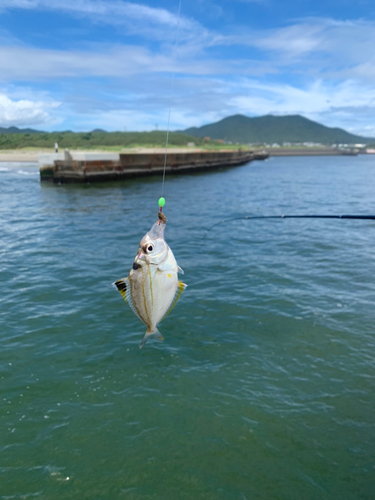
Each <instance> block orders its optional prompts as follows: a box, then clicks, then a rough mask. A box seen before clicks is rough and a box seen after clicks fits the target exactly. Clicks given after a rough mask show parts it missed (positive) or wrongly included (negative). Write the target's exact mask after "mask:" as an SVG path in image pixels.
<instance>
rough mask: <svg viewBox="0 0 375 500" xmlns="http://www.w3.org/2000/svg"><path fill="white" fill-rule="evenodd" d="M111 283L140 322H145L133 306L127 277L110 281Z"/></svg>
mask: <svg viewBox="0 0 375 500" xmlns="http://www.w3.org/2000/svg"><path fill="white" fill-rule="evenodd" d="M112 285H113V286H115V287H116V288H117V290H118V291H119V292H120V293H121V295H122V296H123V298H124V300H125V302H127V304H128V305H129V307H130V309H131V310H132V311H133V313H134V314H135V315H136V316H137V318H139V319H140V320H141V321H142V323H145V321H144V320H143V319H142V318H141V317H140V315H139V314H138V312H137V311H136V309H135V307H134V306H133V301H132V296H131V289H130V283H129V278H122V279H121V280H117V281H115V282H114V283H112Z"/></svg>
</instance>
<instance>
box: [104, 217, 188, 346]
mask: <svg viewBox="0 0 375 500" xmlns="http://www.w3.org/2000/svg"><path fill="white" fill-rule="evenodd" d="M166 220H167V219H166V218H165V217H164V215H163V214H161V215H159V220H158V221H157V222H155V224H154V225H153V226H152V228H151V229H150V231H149V232H148V233H147V234H146V235H145V236H144V237H143V238H142V240H141V242H140V244H139V250H138V253H137V255H136V257H135V259H134V263H133V268H132V269H131V270H130V273H129V276H128V277H127V278H123V279H120V280H118V281H116V282H115V283H114V285H115V286H116V287H117V290H118V291H119V292H120V293H121V295H122V296H123V298H124V299H125V301H126V302H127V303H128V304H129V306H130V308H131V309H132V311H133V312H134V314H135V315H136V316H138V318H139V319H140V320H141V321H143V323H144V324H145V325H146V326H147V330H146V334H145V336H144V337H143V340H142V342H141V343H140V345H139V348H140V349H141V348H142V347H143V345H144V344H145V343H146V342H147V340H148V339H149V338H150V337H156V338H158V339H160V340H164V338H163V336H162V335H161V334H160V332H159V330H158V329H157V325H158V324H159V323H160V322H161V321H162V320H163V319H164V318H165V317H166V316H167V315H168V314H169V313H170V312H171V310H172V309H173V308H174V306H175V305H176V303H177V301H178V299H179V298H180V296H181V294H182V292H183V291H184V290H185V288H186V286H187V285H185V284H184V283H182V281H178V277H177V274H178V271H180V272H182V273H183V271H182V269H181V268H180V267H179V266H178V265H177V262H176V259H175V257H174V255H173V252H172V250H171V249H170V248H169V246H168V245H167V242H166V241H165V239H164V229H165V222H166Z"/></svg>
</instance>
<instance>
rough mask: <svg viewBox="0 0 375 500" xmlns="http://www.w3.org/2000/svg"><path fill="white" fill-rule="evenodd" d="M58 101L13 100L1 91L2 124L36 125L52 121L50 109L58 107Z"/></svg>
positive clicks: (0, 116)
mask: <svg viewBox="0 0 375 500" xmlns="http://www.w3.org/2000/svg"><path fill="white" fill-rule="evenodd" d="M59 105H60V103H58V102H48V101H30V100H18V101H16V100H12V99H10V98H9V97H8V96H7V95H5V94H2V93H0V126H2V127H9V126H12V125H14V126H17V125H20V126H29V125H30V126H31V125H32V126H34V125H42V124H47V123H50V122H51V120H52V117H51V115H50V110H51V109H53V108H57V107H58V106H59Z"/></svg>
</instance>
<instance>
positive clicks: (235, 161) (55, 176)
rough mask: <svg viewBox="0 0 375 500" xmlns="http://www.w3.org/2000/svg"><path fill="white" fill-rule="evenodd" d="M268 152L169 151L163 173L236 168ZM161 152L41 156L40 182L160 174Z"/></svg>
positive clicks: (93, 180) (113, 178)
mask: <svg viewBox="0 0 375 500" xmlns="http://www.w3.org/2000/svg"><path fill="white" fill-rule="evenodd" d="M268 156H269V155H268V154H267V153H265V152H264V153H254V152H253V151H242V150H238V151H212V152H209V151H195V152H176V151H174V152H168V154H167V160H166V173H173V174H177V173H185V172H196V171H203V170H215V169H218V168H220V167H235V166H238V165H243V164H245V163H248V162H249V161H252V160H264V159H266V158H268ZM163 168H164V154H163V153H154V152H147V153H144V152H142V153H124V154H122V153H121V154H118V153H72V154H71V153H70V152H69V151H68V150H65V152H64V153H54V154H40V155H39V171H40V178H41V180H42V181H51V182H55V183H72V182H102V181H109V180H121V179H126V178H130V177H140V176H149V175H157V174H161V173H162V172H163Z"/></svg>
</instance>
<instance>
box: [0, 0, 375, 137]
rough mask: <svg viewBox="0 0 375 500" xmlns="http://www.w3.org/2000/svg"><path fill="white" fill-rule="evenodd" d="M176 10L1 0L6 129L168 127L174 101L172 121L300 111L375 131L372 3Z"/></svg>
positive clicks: (2, 119)
mask: <svg viewBox="0 0 375 500" xmlns="http://www.w3.org/2000/svg"><path fill="white" fill-rule="evenodd" d="M178 10H179V0H163V1H162V0H160V1H154V2H151V1H148V2H125V1H122V0H64V1H61V0H59V1H55V0H0V126H11V125H16V126H19V127H26V126H30V127H34V128H37V129H40V130H48V131H52V130H68V129H69V130H75V131H83V130H93V129H95V128H103V129H105V130H124V129H126V130H153V129H155V128H156V127H158V128H159V129H166V126H167V120H168V108H169V104H171V129H172V130H173V129H184V128H187V127H190V126H194V125H196V126H200V125H203V124H205V123H210V122H213V121H217V120H219V119H221V118H224V117H226V116H229V115H232V114H236V113H242V114H245V115H248V116H259V115H265V114H278V115H285V114H302V115H304V116H306V117H308V118H311V119H313V120H316V121H319V122H320V123H323V124H325V125H327V126H332V127H342V128H345V129H346V130H349V131H351V132H353V133H358V134H361V135H365V136H370V137H375V120H374V118H375V85H374V82H375V49H374V47H375V2H374V1H373V0H357V1H352V0H340V1H339V0H325V1H324V2H323V1H321V0H315V1H309V0H306V1H304V0H301V1H297V0H294V1H290V0H283V1H280V0H277V1H276V0H215V1H212V0H195V1H188V0H181V13H180V18H179V19H180V21H179V24H178V23H177V20H178ZM177 33H178V37H177V44H176V45H175V40H176V35H177ZM173 73H174V74H175V78H174V88H173V92H172V94H171V82H172V75H173Z"/></svg>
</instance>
